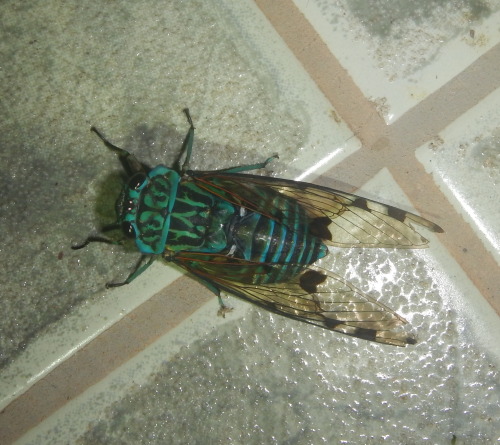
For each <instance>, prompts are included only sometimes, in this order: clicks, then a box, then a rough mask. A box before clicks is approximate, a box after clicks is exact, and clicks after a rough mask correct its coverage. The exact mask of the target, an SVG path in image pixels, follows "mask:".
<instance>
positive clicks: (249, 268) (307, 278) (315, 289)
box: [174, 252, 415, 346]
mask: <svg viewBox="0 0 500 445" xmlns="http://www.w3.org/2000/svg"><path fill="white" fill-rule="evenodd" d="M174 261H175V262H176V263H178V264H179V265H181V266H182V267H184V268H185V269H187V270H188V271H189V272H191V273H192V274H194V275H195V276H197V277H198V278H200V279H201V280H204V281H208V282H209V283H210V284H211V285H212V286H215V287H217V288H218V289H220V290H224V291H226V292H229V293H232V294H235V295H237V296H239V297H241V298H244V299H246V300H250V301H251V302H253V303H256V304H258V305H260V306H262V307H264V308H266V309H268V310H271V311H273V312H275V313H278V314H281V315H285V316H288V317H291V318H294V319H297V320H300V321H304V322H306V323H310V324H314V325H317V326H320V327H322V328H325V329H329V330H332V331H338V332H341V333H343V334H347V335H350V336H353V337H359V338H362V339H365V340H370V341H375V342H378V343H383V344H389V345H394V346H405V345H407V344H414V343H415V338H414V337H412V336H411V335H409V334H408V333H407V332H404V331H402V330H398V328H400V327H402V326H403V325H405V324H406V323H407V322H406V320H405V319H404V318H402V317H401V316H399V315H398V314H396V313H395V312H394V311H392V310H391V309H389V308H388V307H387V306H385V305H383V304H382V303H379V302H378V301H376V300H375V299H373V298H371V297H370V296H368V295H366V294H364V293H363V292H361V291H360V290H359V289H357V288H356V287H354V286H353V285H352V284H350V283H348V282H347V281H346V280H344V279H343V278H341V277H340V276H338V275H336V274H334V273H332V272H330V271H327V270H325V269H323V268H321V267H318V266H315V265H311V266H307V267H304V268H303V270H302V271H301V272H300V273H299V274H298V275H296V276H295V277H292V278H291V279H290V280H289V281H286V282H282V283H265V276H266V275H267V274H269V273H270V272H272V270H273V269H274V268H281V267H283V265H281V264H278V263H271V264H268V263H258V262H251V261H246V260H242V259H237V258H231V257H227V256H224V255H214V254H203V253H185V252H182V253H179V254H177V255H176V256H175V258H174ZM254 283H260V284H254Z"/></svg>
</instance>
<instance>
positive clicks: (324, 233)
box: [309, 216, 332, 241]
mask: <svg viewBox="0 0 500 445" xmlns="http://www.w3.org/2000/svg"><path fill="white" fill-rule="evenodd" d="M331 222H332V220H331V219H330V218H328V217H327V216H321V217H318V218H314V219H313V220H312V221H311V222H310V223H309V232H310V233H311V235H314V236H317V237H318V238H321V239H324V240H328V241H331V240H332V233H331V232H330V230H329V229H328V226H329V225H330V223H331Z"/></svg>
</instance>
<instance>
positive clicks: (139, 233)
mask: <svg viewBox="0 0 500 445" xmlns="http://www.w3.org/2000/svg"><path fill="white" fill-rule="evenodd" d="M179 181H180V176H179V174H178V173H177V172H176V171H175V170H172V169H170V168H167V167H165V166H163V165H159V166H158V167H155V168H154V169H152V170H150V171H149V172H147V173H146V172H144V171H139V172H136V173H134V174H133V175H132V176H131V177H130V179H129V180H128V182H127V184H126V185H125V187H124V188H123V190H122V193H121V195H120V197H119V198H118V201H117V202H116V213H117V215H118V223H119V224H120V225H121V228H122V230H123V233H124V234H125V236H126V237H127V238H132V239H134V240H135V243H136V245H137V248H138V249H139V251H140V252H141V253H143V254H156V255H158V254H161V253H163V251H164V250H165V242H166V239H167V235H168V230H169V227H170V215H171V212H172V208H173V205H174V202H175V197H176V194H177V187H178V184H179Z"/></svg>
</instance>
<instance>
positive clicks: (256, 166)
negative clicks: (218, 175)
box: [217, 155, 279, 173]
mask: <svg viewBox="0 0 500 445" xmlns="http://www.w3.org/2000/svg"><path fill="white" fill-rule="evenodd" d="M278 158H279V156H278V155H274V156H271V157H270V158H267V159H266V160H265V161H264V162H259V163H257V164H250V165H238V166H237V167H229V168H224V169H222V170H217V172H224V173H241V172H248V171H250V170H258V169H259V168H265V167H266V166H267V164H269V163H270V162H272V161H273V160H274V159H278Z"/></svg>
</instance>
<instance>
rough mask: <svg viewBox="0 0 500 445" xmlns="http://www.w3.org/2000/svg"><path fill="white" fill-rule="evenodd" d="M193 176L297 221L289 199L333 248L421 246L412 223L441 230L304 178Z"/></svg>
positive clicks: (240, 201) (225, 194) (239, 201)
mask: <svg viewBox="0 0 500 445" xmlns="http://www.w3.org/2000/svg"><path fill="white" fill-rule="evenodd" d="M193 179H194V180H195V181H196V182H197V184H198V186H200V187H202V188H205V189H206V190H209V191H210V192H211V193H215V194H217V195H218V196H220V197H222V198H224V199H226V200H227V201H230V202H232V203H234V204H236V205H240V206H242V207H246V208H248V209H250V210H253V211H256V212H259V213H262V214H264V215H266V216H268V217H270V218H272V219H274V220H276V221H278V222H281V223H284V224H286V220H287V218H289V219H290V220H292V221H293V220H294V219H293V218H291V217H290V212H293V211H294V210H293V206H285V205H284V202H285V200H291V201H293V203H296V204H298V205H300V206H301V207H302V208H303V209H304V210H305V211H306V213H307V215H308V216H309V218H310V222H309V227H308V229H309V231H310V232H311V233H312V234H314V235H315V236H317V237H319V238H321V239H322V240H324V241H325V243H326V244H329V245H333V246H339V247H397V248H420V247H426V246H427V244H428V241H427V239H425V238H424V237H423V236H422V235H420V234H419V233H418V232H417V231H415V229H414V228H413V227H412V225H411V223H412V222H413V223H416V224H419V225H421V226H424V227H426V228H427V229H429V230H431V231H433V232H442V231H443V229H441V227H439V226H438V225H437V224H434V223H433V222H431V221H429V220H427V219H425V218H422V217H421V216H418V215H415V214H413V213H409V212H406V211H404V210H401V209H398V208H396V207H392V206H388V205H385V204H382V203H379V202H376V201H371V200H368V199H366V198H362V197H360V196H357V195H352V194H349V193H344V192H341V191H338V190H333V189H329V188H326V187H321V186H317V185H314V184H309V183H306V182H298V181H289V180H285V179H276V178H268V177H263V176H256V175H247V174H231V173H217V172H195V173H194V174H193ZM285 209H286V210H285Z"/></svg>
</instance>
